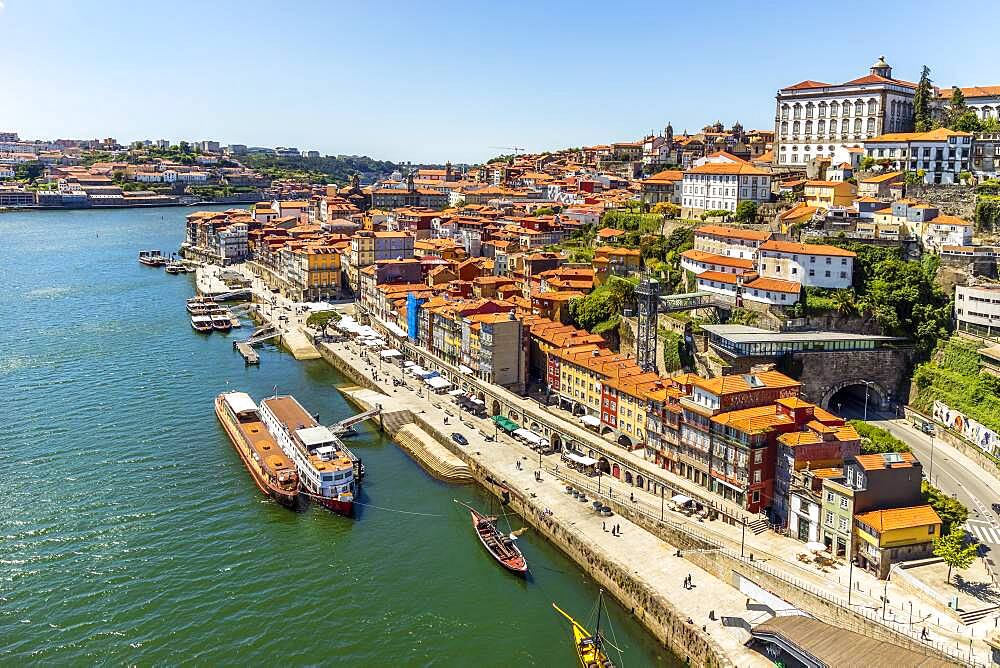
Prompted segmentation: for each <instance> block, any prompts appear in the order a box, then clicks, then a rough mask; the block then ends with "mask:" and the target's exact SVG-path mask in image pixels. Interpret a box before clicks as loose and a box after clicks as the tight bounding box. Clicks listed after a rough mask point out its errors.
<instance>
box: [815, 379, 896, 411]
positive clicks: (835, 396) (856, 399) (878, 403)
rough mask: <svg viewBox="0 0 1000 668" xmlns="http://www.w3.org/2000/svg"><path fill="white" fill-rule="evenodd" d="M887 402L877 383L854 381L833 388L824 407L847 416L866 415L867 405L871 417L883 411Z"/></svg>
mask: <svg viewBox="0 0 1000 668" xmlns="http://www.w3.org/2000/svg"><path fill="white" fill-rule="evenodd" d="M885 403H886V398H885V393H884V392H883V391H882V388H880V387H879V386H878V385H876V384H875V383H867V384H866V383H865V382H864V381H852V382H847V383H844V384H842V385H841V386H840V387H838V388H836V389H834V390H832V391H831V392H830V394H829V397H828V399H827V400H826V401H825V402H824V404H823V405H824V407H825V408H826V409H827V410H829V411H832V412H834V413H836V414H837V415H840V416H842V417H845V418H858V419H863V418H864V417H865V412H866V407H867V413H868V416H869V417H870V416H871V415H872V414H873V413H879V412H881V411H882V408H883V406H884V405H885Z"/></svg>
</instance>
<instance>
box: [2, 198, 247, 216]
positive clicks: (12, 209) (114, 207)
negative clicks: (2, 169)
mask: <svg viewBox="0 0 1000 668" xmlns="http://www.w3.org/2000/svg"><path fill="white" fill-rule="evenodd" d="M260 201H263V200H262V199H261V198H260V197H252V198H241V199H234V200H227V201H211V202H206V201H198V202H157V203H149V204H100V205H96V206H38V205H32V206H0V213H20V212H24V213H30V212H39V211H48V212H57V211H119V210H122V209H173V208H177V207H192V208H193V207H205V206H233V205H240V204H256V203H257V202H260Z"/></svg>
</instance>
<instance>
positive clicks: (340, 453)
mask: <svg viewBox="0 0 1000 668" xmlns="http://www.w3.org/2000/svg"><path fill="white" fill-rule="evenodd" d="M261 403H262V404H267V407H268V409H269V410H270V411H271V412H272V413H273V414H274V417H276V418H277V419H278V420H279V421H281V422H282V423H283V424H284V425H285V426H286V427H288V430H289V431H290V432H292V433H293V434H294V433H295V432H296V431H297V430H299V429H310V428H312V427H319V426H321V425H320V424H319V423H318V422H317V421H316V419H315V418H314V417H313V416H312V415H310V414H309V413H307V412H306V411H305V409H303V408H302V406H301V405H300V404H299V402H298V401H296V400H295V398H294V397H290V396H286V397H272V398H270V399H264V400H263V401H261ZM309 462H310V463H311V464H312V465H313V466H315V467H316V470H317V471H328V470H329V471H344V470H351V471H353V470H354V462H353V461H352V460H351V458H350V457H349V456H348V455H347V452H346V449H345V448H344V447H343V445H339V444H338V446H337V456H336V457H333V458H332V459H324V458H322V457H320V456H318V455H316V454H313V453H310V454H309Z"/></svg>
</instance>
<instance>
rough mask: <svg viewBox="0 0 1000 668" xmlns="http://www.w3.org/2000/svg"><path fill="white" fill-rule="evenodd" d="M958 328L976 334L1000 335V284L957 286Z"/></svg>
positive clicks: (989, 336)
mask: <svg viewBox="0 0 1000 668" xmlns="http://www.w3.org/2000/svg"><path fill="white" fill-rule="evenodd" d="M955 321H956V323H957V329H958V330H960V331H963V332H969V333H971V334H975V335H976V336H982V337H986V338H996V337H997V336H998V335H1000V284H997V283H984V284H981V285H976V284H971V285H956V286H955Z"/></svg>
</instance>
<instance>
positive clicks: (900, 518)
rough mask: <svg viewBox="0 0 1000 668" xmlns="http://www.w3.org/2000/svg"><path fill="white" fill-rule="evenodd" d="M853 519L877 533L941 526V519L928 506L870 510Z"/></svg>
mask: <svg viewBox="0 0 1000 668" xmlns="http://www.w3.org/2000/svg"><path fill="white" fill-rule="evenodd" d="M854 519H856V520H858V521H859V522H862V523H864V524H867V525H868V526H870V527H871V528H873V529H875V530H876V531H878V532H884V531H892V530H893V529H909V528H913V527H924V526H928V525H930V524H941V517H940V516H939V515H938V514H937V513H936V512H934V509H933V508H931V507H930V506H929V505H922V506H909V507H907V508H889V509H887V510H872V511H869V512H867V513H861V514H859V515H855V516H854ZM928 535H930V534H928Z"/></svg>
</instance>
